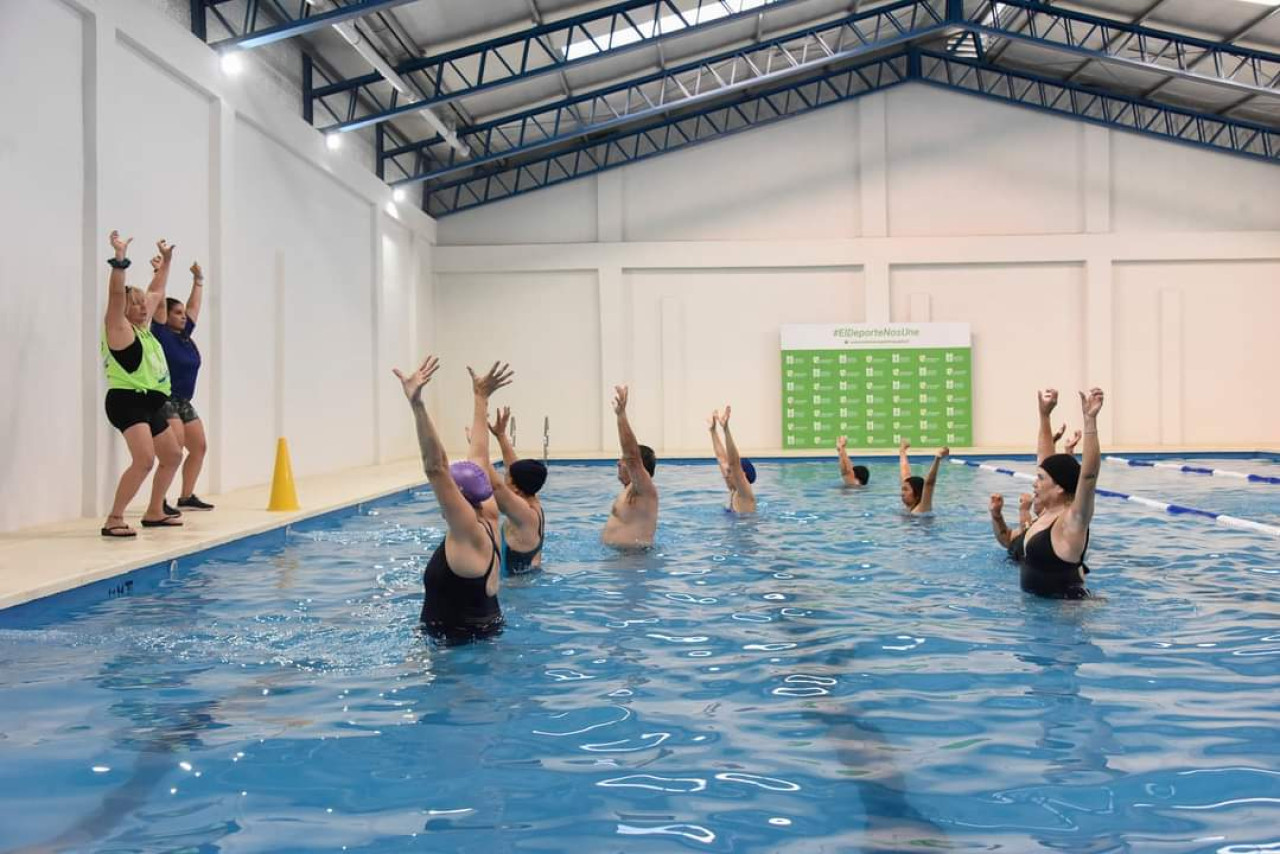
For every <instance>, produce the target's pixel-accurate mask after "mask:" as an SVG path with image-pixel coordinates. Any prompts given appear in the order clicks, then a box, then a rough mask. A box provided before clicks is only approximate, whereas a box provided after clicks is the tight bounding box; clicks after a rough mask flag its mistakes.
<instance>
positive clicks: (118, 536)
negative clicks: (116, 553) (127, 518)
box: [102, 525, 138, 540]
mask: <svg viewBox="0 0 1280 854" xmlns="http://www.w3.org/2000/svg"><path fill="white" fill-rule="evenodd" d="M117 531H123V532H124V533H117ZM102 536H104V537H106V538H108V539H112V540H127V539H129V538H130V537H136V536H138V532H137V531H135V530H133V529H132V528H130V527H129V526H128V525H109V526H107V527H106V528H103V529H102Z"/></svg>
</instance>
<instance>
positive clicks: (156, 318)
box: [147, 255, 169, 326]
mask: <svg viewBox="0 0 1280 854" xmlns="http://www.w3.org/2000/svg"><path fill="white" fill-rule="evenodd" d="M162 263H164V259H162V258H161V257H160V256H159V255H156V256H154V257H152V259H151V281H152V282H154V281H155V280H156V276H158V275H160V265H161V264H162ZM147 305H151V300H149V299H148V300H147ZM151 322H152V323H158V324H160V325H161V326H164V325H165V324H166V323H168V322H169V300H167V299H162V300H160V301H159V302H157V303H156V304H155V306H154V307H153V308H152V309H151Z"/></svg>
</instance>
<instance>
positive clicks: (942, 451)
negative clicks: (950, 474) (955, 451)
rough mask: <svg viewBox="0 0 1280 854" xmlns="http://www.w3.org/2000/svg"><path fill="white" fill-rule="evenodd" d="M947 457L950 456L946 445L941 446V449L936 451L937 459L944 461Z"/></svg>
mask: <svg viewBox="0 0 1280 854" xmlns="http://www.w3.org/2000/svg"><path fill="white" fill-rule="evenodd" d="M949 456H951V449H950V448H948V447H947V446H946V445H943V446H942V447H941V448H939V449H938V453H937V457H938V459H940V460H945V459H946V458H947V457H949Z"/></svg>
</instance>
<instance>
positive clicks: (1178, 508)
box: [950, 457, 1280, 537]
mask: <svg viewBox="0 0 1280 854" xmlns="http://www.w3.org/2000/svg"><path fill="white" fill-rule="evenodd" d="M950 459H951V462H953V463H955V464H956V465H961V466H969V467H970V468H975V469H982V470H983V471H989V472H995V473H996V474H1003V475H1008V476H1010V477H1016V478H1018V479H1020V480H1035V479H1036V476H1035V475H1033V474H1028V473H1027V472H1024V471H1014V470H1013V469H1008V468H1002V467H1000V466H993V465H991V464H989V463H979V462H975V461H974V460H961V459H957V458H956V457H951V458H950ZM1095 492H1096V493H1097V494H1098V495H1100V496H1102V497H1103V498H1119V499H1122V500H1124V501H1129V502H1132V503H1134V504H1141V505H1142V506H1143V507H1150V508H1152V509H1154V510H1162V511H1164V512H1165V513H1170V514H1172V515H1174V516H1202V517H1204V518H1205V519H1212V520H1213V521H1215V522H1217V523H1218V524H1219V525H1226V526H1227V527H1228V528H1239V529H1241V530H1245V531H1257V532H1258V533H1260V534H1270V535H1271V536H1273V537H1280V527H1277V526H1276V525H1267V524H1264V523H1262V522H1254V521H1253V520H1252V519H1241V518H1240V517H1238V516H1228V515H1227V514H1225V513H1214V512H1212V511H1209V510H1199V509H1197V508H1195V507H1187V506H1185V505H1182V504H1171V503H1169V502H1167V501H1156V500H1155V499H1154V498H1145V497H1143V496H1141V495H1130V494H1128V493H1126V492H1116V491H1115V490H1112V489H1102V488H1098V489H1096V490H1095Z"/></svg>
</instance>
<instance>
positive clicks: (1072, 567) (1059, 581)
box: [1009, 519, 1089, 599]
mask: <svg viewBox="0 0 1280 854" xmlns="http://www.w3.org/2000/svg"><path fill="white" fill-rule="evenodd" d="M1056 524H1058V520H1057V519H1054V520H1053V521H1052V522H1050V523H1049V526H1048V527H1047V528H1045V529H1044V530H1041V531H1037V532H1036V534H1035V535H1034V536H1031V537H1027V538H1026V540H1025V545H1024V557H1023V559H1022V572H1021V582H1022V589H1023V590H1025V591H1026V592H1028V593H1034V594H1035V595H1037V596H1045V597H1047V598H1050V599H1085V598H1087V597H1088V596H1089V591H1088V589H1086V588H1085V586H1084V580H1083V579H1082V578H1081V570H1083V571H1084V574H1088V572H1089V567H1087V566H1085V565H1084V552H1081V553H1080V560H1078V561H1076V562H1075V563H1071V562H1070V561H1065V560H1063V559H1062V558H1060V557H1058V555H1057V554H1056V553H1055V552H1054V550H1053V538H1052V537H1051V536H1050V532H1051V531H1052V530H1053V526H1054V525H1056ZM1084 547H1085V551H1088V549H1089V535H1088V533H1086V534H1085V542H1084ZM1009 551H1010V553H1011V554H1012V552H1013V544H1012V543H1010V545H1009Z"/></svg>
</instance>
